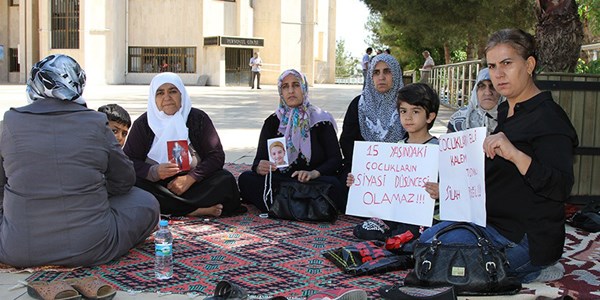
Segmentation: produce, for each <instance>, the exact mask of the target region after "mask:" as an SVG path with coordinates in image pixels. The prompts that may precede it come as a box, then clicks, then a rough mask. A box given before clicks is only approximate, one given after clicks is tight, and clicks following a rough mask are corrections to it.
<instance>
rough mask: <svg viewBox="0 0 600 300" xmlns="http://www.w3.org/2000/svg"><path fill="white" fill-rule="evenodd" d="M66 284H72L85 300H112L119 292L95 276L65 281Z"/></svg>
mask: <svg viewBox="0 0 600 300" xmlns="http://www.w3.org/2000/svg"><path fill="white" fill-rule="evenodd" d="M65 283H67V284H70V285H71V286H72V287H73V288H74V289H76V290H77V291H78V292H79V293H81V295H83V297H84V298H85V299H93V300H110V299H112V298H114V297H115V295H117V291H116V290H115V289H114V288H113V287H112V286H110V285H108V284H106V283H104V282H103V281H102V280H100V279H98V277H94V276H92V277H85V278H71V279H65Z"/></svg>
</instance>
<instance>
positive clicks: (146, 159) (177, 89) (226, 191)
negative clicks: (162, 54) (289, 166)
mask: <svg viewBox="0 0 600 300" xmlns="http://www.w3.org/2000/svg"><path fill="white" fill-rule="evenodd" d="M182 144H183V145H185V144H187V145H188V149H187V151H183V150H181V149H176V148H174V147H175V145H179V146H181V145H182ZM169 145H171V146H170V147H171V148H169ZM182 148H184V147H182ZM169 149H170V150H169ZM184 149H185V148H184ZM173 150H175V152H176V153H178V154H180V155H182V156H184V157H181V158H182V161H183V160H186V161H188V162H189V170H187V165H186V168H184V169H180V166H179V165H178V164H177V163H176V162H177V160H176V158H175V157H173V153H174V151H173ZM123 151H125V153H126V154H127V155H128V156H129V158H130V159H131V160H132V161H133V165H134V167H135V172H136V174H137V182H136V185H137V186H138V187H141V188H143V189H144V190H146V191H149V192H150V193H152V194H153V195H154V196H156V199H158V202H160V211H161V213H163V214H169V215H174V216H189V217H200V216H211V217H219V216H229V215H232V214H238V213H243V212H245V207H244V206H241V205H240V195H239V191H238V188H237V184H236V182H235V177H233V175H232V174H231V173H230V172H228V171H226V170H223V164H224V163H225V152H223V146H222V145H221V140H220V139H219V135H218V134H217V130H216V129H215V127H214V126H213V123H212V121H211V120H210V118H209V117H208V115H207V114H206V113H205V112H204V111H202V110H199V109H197V108H193V107H192V101H191V99H190V96H189V94H188V93H187V90H186V89H185V86H184V85H183V82H182V81H181V78H180V77H179V75H177V74H175V73H171V72H164V73H160V74H158V75H156V76H154V78H153V79H152V82H150V93H149V94H148V111H147V112H146V113H144V114H142V115H141V116H140V117H139V118H138V119H137V120H135V122H134V123H133V126H132V127H131V130H130V131H129V136H128V138H127V142H126V143H125V147H124V148H123ZM185 156H187V157H185Z"/></svg>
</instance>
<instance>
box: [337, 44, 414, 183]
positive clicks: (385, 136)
mask: <svg viewBox="0 0 600 300" xmlns="http://www.w3.org/2000/svg"><path fill="white" fill-rule="evenodd" d="M364 80H365V88H364V89H363V91H362V94H360V95H358V96H356V98H354V99H353V100H352V102H350V105H348V109H347V111H346V116H345V117H344V126H343V127H342V134H341V135H340V146H341V148H342V153H343V154H344V160H343V162H342V165H343V166H342V169H341V171H340V174H339V179H340V181H341V182H342V183H343V185H345V184H346V178H347V177H348V173H350V170H351V169H352V155H353V152H354V142H355V141H369V142H387V143H397V142H399V141H400V140H402V139H403V138H404V137H405V136H404V135H405V133H406V132H405V130H404V128H403V127H402V124H401V123H400V115H399V114H398V110H397V109H396V100H397V96H398V91H399V90H400V89H401V88H402V87H403V86H404V83H403V82H402V68H401V67H400V64H399V63H398V61H397V60H396V59H395V58H394V57H393V56H391V55H389V54H378V55H377V56H375V57H374V58H373V60H372V61H371V63H369V71H368V72H367V77H366V78H365V79H364Z"/></svg>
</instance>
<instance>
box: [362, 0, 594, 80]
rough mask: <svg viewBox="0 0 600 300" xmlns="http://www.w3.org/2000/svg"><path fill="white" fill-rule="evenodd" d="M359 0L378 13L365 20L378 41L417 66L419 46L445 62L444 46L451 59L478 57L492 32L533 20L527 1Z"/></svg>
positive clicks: (530, 24) (420, 59)
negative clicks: (374, 19)
mask: <svg viewBox="0 0 600 300" xmlns="http://www.w3.org/2000/svg"><path fill="white" fill-rule="evenodd" d="M362 1H363V2H364V3H365V4H366V5H367V7H369V9H370V10H371V12H372V13H379V14H380V20H381V21H380V22H379V24H377V23H376V22H373V24H368V29H371V31H372V32H373V34H374V35H375V36H376V38H377V39H378V40H379V41H380V43H382V44H386V45H390V46H391V47H392V48H394V49H398V52H399V54H398V55H397V56H396V57H400V58H401V60H403V61H404V62H405V64H406V65H408V66H414V67H415V68H418V67H420V66H421V65H422V64H423V57H422V56H421V52H422V51H423V50H429V52H431V55H432V57H433V58H434V60H435V61H436V63H437V64H443V63H446V61H445V59H444V53H445V51H444V50H445V47H446V48H447V49H448V51H449V53H450V54H451V59H452V60H454V59H462V57H466V55H465V56H454V57H452V53H454V52H455V51H462V52H464V53H465V54H468V53H471V54H470V56H469V57H468V58H469V59H473V58H481V57H482V56H483V53H482V52H481V50H482V49H483V48H484V47H485V43H486V41H487V37H488V36H489V34H491V33H492V32H495V31H497V30H499V29H502V28H508V27H519V28H522V29H524V30H527V31H532V29H533V25H534V23H535V17H534V15H533V1H531V0H512V1H498V0H461V1H448V0H362ZM590 1H591V0H590ZM598 1H600V0H598ZM400 53H401V54H400ZM457 53H458V52H457ZM448 63H449V62H448Z"/></svg>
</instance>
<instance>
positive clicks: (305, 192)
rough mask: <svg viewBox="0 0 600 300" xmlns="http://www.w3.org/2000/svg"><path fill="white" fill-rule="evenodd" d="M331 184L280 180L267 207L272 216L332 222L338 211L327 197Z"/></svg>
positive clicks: (304, 220) (294, 219)
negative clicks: (271, 201) (269, 205)
mask: <svg viewBox="0 0 600 300" xmlns="http://www.w3.org/2000/svg"><path fill="white" fill-rule="evenodd" d="M330 189H331V184H328V183H322V182H316V181H312V182H311V181H309V182H305V183H302V182H297V181H290V182H282V183H281V184H280V185H279V189H278V190H276V191H275V195H274V196H273V203H272V205H271V207H270V208H269V216H270V217H272V218H278V219H285V220H293V221H303V222H334V221H335V220H336V219H337V216H338V211H337V209H336V207H335V204H333V201H331V198H329V195H328V192H329V190H330Z"/></svg>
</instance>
